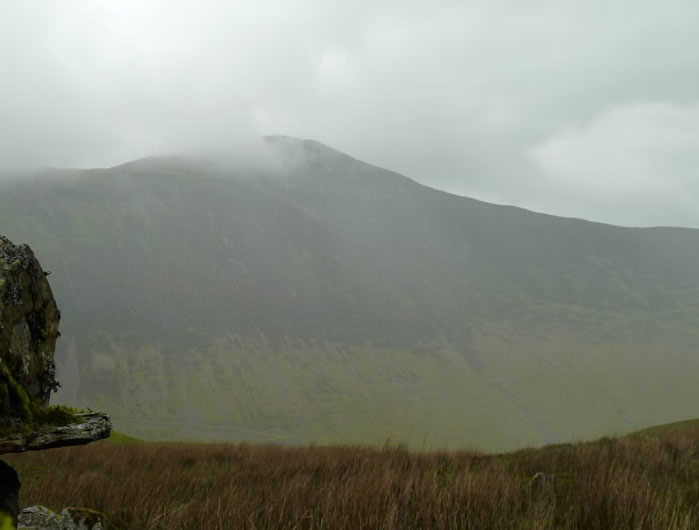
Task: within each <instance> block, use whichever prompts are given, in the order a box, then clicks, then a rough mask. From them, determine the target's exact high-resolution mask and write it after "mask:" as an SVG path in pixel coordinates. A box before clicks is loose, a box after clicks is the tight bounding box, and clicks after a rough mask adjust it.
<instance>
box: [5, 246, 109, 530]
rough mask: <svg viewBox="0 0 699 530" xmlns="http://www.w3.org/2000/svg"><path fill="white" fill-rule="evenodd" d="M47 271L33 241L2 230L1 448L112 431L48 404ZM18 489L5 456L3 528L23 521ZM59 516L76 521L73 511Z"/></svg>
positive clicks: (50, 306) (73, 440) (80, 440)
mask: <svg viewBox="0 0 699 530" xmlns="http://www.w3.org/2000/svg"><path fill="white" fill-rule="evenodd" d="M47 276H48V273H46V272H44V270H43V269H42V268H41V265H40V264H39V261H38V260H37V259H36V257H35V256H34V253H33V252H32V250H31V249H30V248H29V247H28V246H27V245H20V246H18V245H14V244H13V243H12V242H11V241H9V240H8V239H7V238H5V237H3V236H0V454H4V453H11V452H23V451H35V450H41V449H48V448H51V447H60V446H65V445H77V444H85V443H89V442H91V441H94V440H99V439H101V438H105V437H107V436H109V433H110V431H111V423H110V421H109V417H108V416H107V415H106V414H102V413H95V412H90V413H85V412H80V411H76V410H72V409H68V408H66V407H51V406H49V398H50V395H51V392H52V391H55V390H56V388H57V387H58V382H57V381H56V370H55V364H54V350H55V346H56V340H57V338H58V337H59V335H60V334H59V331H58V324H59V321H60V312H59V310H58V307H57V306H56V301H55V300H54V298H53V294H52V292H51V287H50V286H49V282H48V280H47ZM19 488H20V480H19V477H18V476H17V473H16V472H15V470H14V469H12V467H11V466H9V465H7V464H6V463H5V462H2V461H0V529H2V530H6V528H15V527H16V526H17V517H18V513H19ZM67 513H68V512H67ZM60 520H62V521H63V520H64V522H62V523H60V525H61V526H60V528H73V526H70V523H69V520H70V521H72V520H73V518H71V517H69V516H68V515H66V517H64V518H62V519H60ZM57 524H58V523H57ZM24 527H25V528H36V529H40V528H45V527H42V526H24ZM83 527H85V526H83ZM51 528H53V527H51ZM90 528H95V526H94V525H93V526H91V527H90Z"/></svg>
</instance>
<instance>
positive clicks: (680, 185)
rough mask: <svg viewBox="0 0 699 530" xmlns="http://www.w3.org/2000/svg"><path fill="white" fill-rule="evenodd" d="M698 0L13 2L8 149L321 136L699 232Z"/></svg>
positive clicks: (101, 151)
mask: <svg viewBox="0 0 699 530" xmlns="http://www.w3.org/2000/svg"><path fill="white" fill-rule="evenodd" d="M698 27H699V3H697V2H696V0H653V1H649V0H634V1H630V0H623V1H622V0H616V1H614V0H588V1H586V2H580V1H568V0H555V1H554V0H531V1H528V2H522V1H521V0H520V1H515V0H470V1H469V0H460V1H456V0H446V1H442V2H427V1H414V0H413V1H410V0H408V1H405V0H404V1H397V0H396V1H393V0H383V1H378V0H374V1H363V0H354V1H349V0H345V1H339V0H294V1H291V0H286V1H284V0H254V1H233V0H196V1H195V0H138V1H137V0H60V1H57V0H2V1H1V2H0V76H1V77H0V165H15V166H16V165H59V166H79V167H87V166H105V165H113V164H117V163H120V162H123V161H125V160H128V159H132V158H136V157H139V156H145V155H151V154H167V153H192V152H199V151H220V150H225V149H228V148H229V147H230V146H233V145H239V144H240V143H241V142H246V141H249V139H250V138H253V137H256V136H257V135H262V134H274V133H281V134H287V135H292V136H301V137H306V138H313V139H315V140H319V141H321V142H324V143H327V144H329V145H331V146H333V147H335V148H337V149H340V150H342V151H345V152H347V153H349V154H351V155H353V156H355V157H357V158H361V159H364V160H366V161H369V162H372V163H375V164H377V165H381V166H384V167H388V168H390V169H394V170H396V171H399V172H401V173H404V174H406V175H408V176H410V177H412V178H415V179H416V180H419V181H421V182H424V183H426V184H428V185H432V186H435V187H438V188H442V189H446V190H449V191H452V192H454V193H459V194H463V195H469V196H473V197H478V198H482V199H484V200H489V201H493V202H500V203H509V204H517V205H521V206H524V207H528V208H532V209H536V210H539V211H545V212H550V213H555V214H561V215H569V216H578V217H584V218H588V219H594V220H601V221H607V222H613V223H619V224H630V225H656V224H663V225H668V224H671V225H685V226H696V227H699V32H697V28H698Z"/></svg>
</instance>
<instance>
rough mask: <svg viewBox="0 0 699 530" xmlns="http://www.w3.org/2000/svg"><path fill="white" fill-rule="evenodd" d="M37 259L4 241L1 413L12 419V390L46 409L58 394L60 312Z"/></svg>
mask: <svg viewBox="0 0 699 530" xmlns="http://www.w3.org/2000/svg"><path fill="white" fill-rule="evenodd" d="M46 276H47V275H46V273H45V272H44V271H43V269H42V268H41V265H40V264H39V262H38V260H37V259H36V258H35V257H34V253H33V252H32V250H31V249H30V248H29V247H28V246H27V245H19V246H18V245H14V244H13V243H12V242H11V241H9V240H8V239H7V238H5V237H3V236H0V370H1V371H2V377H1V378H0V379H2V382H0V411H1V412H2V414H3V415H7V414H12V412H13V410H15V411H16V410H17V409H18V407H19V408H21V403H13V402H11V401H13V400H14V401H16V400H17V399H18V397H17V396H15V397H14V398H13V396H12V393H13V388H12V387H13V386H16V385H19V386H21V388H22V389H23V390H24V392H25V393H26V397H27V398H28V399H29V400H30V401H31V402H33V403H36V404H38V405H41V406H45V405H48V402H49V397H50V394H51V392H52V391H53V390H55V388H56V386H57V383H56V378H55V372H56V370H55V365H54V358H53V354H54V350H55V347H56V339H57V338H58V323H59V319H60V312H59V311H58V308H57V307H56V302H55V300H54V298H53V294H52V292H51V287H50V286H49V283H48V281H47V279H46Z"/></svg>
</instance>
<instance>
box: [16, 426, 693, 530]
mask: <svg viewBox="0 0 699 530" xmlns="http://www.w3.org/2000/svg"><path fill="white" fill-rule="evenodd" d="M7 460H8V461H9V463H10V464H11V465H13V466H14V467H15V468H16V469H17V470H18V472H19V475H20V477H21V479H22V483H23V485H22V490H21V504H22V505H23V506H29V505H33V504H44V505H47V506H49V507H54V508H58V507H62V506H89V507H91V508H94V509H97V510H100V511H102V512H104V513H106V514H107V516H108V518H109V523H110V528H116V529H130V530H138V529H169V530H172V529H190V530H191V529H200V528H201V529H204V528H205V529H207V530H215V529H219V530H224V529H225V530H229V529H237V528H241V529H243V528H244V529H273V528H274V529H277V528H288V529H292V528H293V529H321V528H322V529H333V530H342V529H347V530H350V529H351V530H356V529H361V528H367V529H386V530H388V529H401V530H410V529H432V528H434V529H471V528H472V529H484V528H532V529H538V528H541V529H543V528H571V529H572V528H576V529H590V530H593V529H607V528H624V529H642V528H648V529H651V528H652V529H660V528H662V529H669V528H680V529H690V528H699V424H698V423H696V422H694V423H686V424H682V425H679V426H677V427H663V428H656V429H652V430H646V431H642V432H640V433H637V434H634V435H630V436H626V437H623V438H616V439H613V438H605V439H601V440H598V441H595V442H588V443H579V444H565V445H556V446H549V447H545V448H542V449H527V450H522V451H518V452H514V453H508V454H501V455H484V454H478V453H471V452H433V453H413V452H409V451H407V450H406V449H404V448H402V447H395V446H387V447H385V448H383V449H371V448H362V447H350V446H347V447H313V446H310V447H299V448H284V447H279V446H270V445H261V446H255V445H247V444H241V445H194V444H180V443H167V444H159V443H138V442H136V441H134V440H130V439H127V438H115V439H112V440H107V441H106V442H100V443H96V444H93V445H91V446H88V447H78V448H64V449H56V450H50V451H43V452H40V453H27V454H21V455H10V456H8V457H7ZM539 473H540V474H539ZM537 474H539V475H537Z"/></svg>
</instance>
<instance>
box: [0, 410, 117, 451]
mask: <svg viewBox="0 0 699 530" xmlns="http://www.w3.org/2000/svg"><path fill="white" fill-rule="evenodd" d="M75 419H76V422H75V423H70V424H68V425H60V426H57V425H43V426H41V427H39V428H37V429H36V430H34V431H32V432H27V433H12V434H5V435H3V434H0V454H4V453H23V452H25V451H38V450H41V449H51V448H54V447H64V446H68V445H84V444H88V443H90V442H94V441H97V440H101V439H103V438H107V437H108V436H109V434H110V433H111V432H112V422H111V421H110V419H109V416H108V415H107V414H104V413H102V412H85V413H79V414H75Z"/></svg>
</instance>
